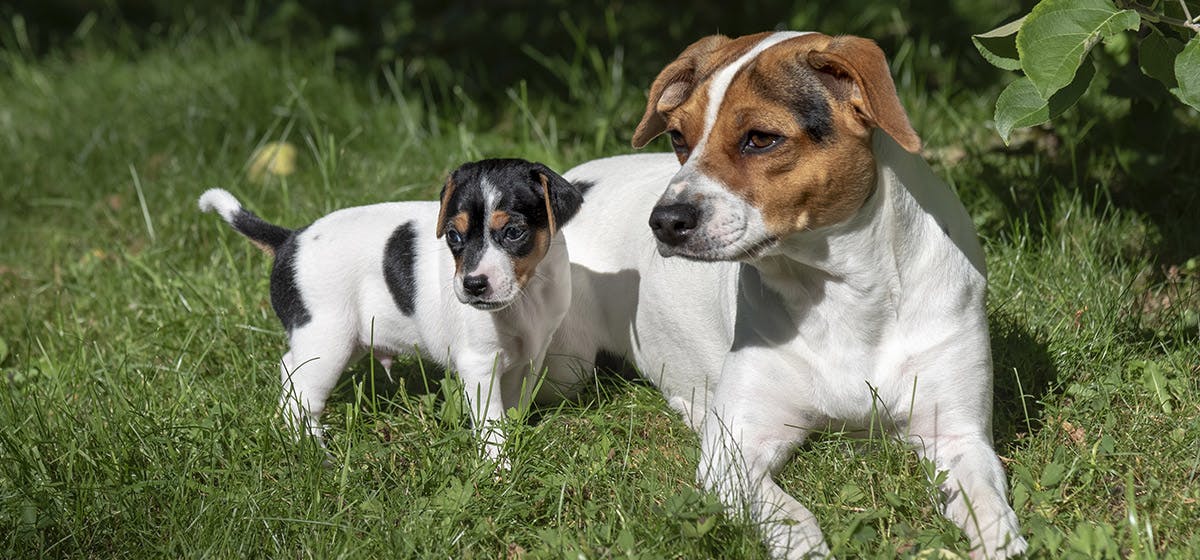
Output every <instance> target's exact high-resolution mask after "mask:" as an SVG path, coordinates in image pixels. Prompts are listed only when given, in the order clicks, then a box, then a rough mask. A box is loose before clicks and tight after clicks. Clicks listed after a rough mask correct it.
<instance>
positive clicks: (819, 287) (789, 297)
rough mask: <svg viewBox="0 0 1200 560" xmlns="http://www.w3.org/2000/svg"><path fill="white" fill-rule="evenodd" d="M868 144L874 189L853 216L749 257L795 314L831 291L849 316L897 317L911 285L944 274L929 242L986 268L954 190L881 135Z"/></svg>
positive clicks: (979, 269)
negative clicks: (950, 245)
mask: <svg viewBox="0 0 1200 560" xmlns="http://www.w3.org/2000/svg"><path fill="white" fill-rule="evenodd" d="M873 144H874V146H873V147H874V153H875V156H876V179H875V190H874V193H872V195H871V196H870V197H869V198H868V199H867V201H866V202H865V203H864V204H863V206H862V208H860V209H859V211H858V212H857V213H856V214H855V215H854V216H852V217H851V218H849V219H848V220H846V221H844V222H842V223H840V224H836V225H833V226H829V227H825V228H821V229H818V230H812V231H804V232H800V233H796V234H793V235H791V236H789V237H787V238H786V239H784V240H783V241H782V242H781V243H780V244H779V246H778V247H776V248H775V249H774V250H773V251H771V252H770V253H769V254H767V255H764V256H762V257H760V258H758V259H756V260H755V261H753V262H752V263H750V264H751V265H752V266H754V267H755V268H756V269H757V270H758V271H759V273H760V275H761V277H762V280H763V282H764V284H765V285H766V286H768V287H770V288H772V289H773V290H775V291H776V292H778V293H779V295H780V296H781V298H782V299H783V301H785V302H787V304H788V306H789V307H790V308H791V309H790V311H792V313H793V315H795V314H796V313H803V312H804V310H806V309H810V308H812V307H813V306H814V305H820V304H821V303H822V302H823V301H826V300H828V299H829V298H833V302H836V303H837V304H838V305H839V307H840V309H841V311H840V313H843V314H845V316H846V318H847V319H848V320H854V319H855V316H856V315H860V314H861V315H863V316H864V317H866V316H872V315H873V316H880V315H882V314H885V313H886V314H889V315H893V316H894V312H895V310H896V308H897V306H899V305H900V302H901V299H902V298H905V297H908V296H910V295H912V293H911V292H913V291H914V290H921V289H937V287H936V286H930V285H928V284H927V283H928V282H929V280H928V279H931V278H933V279H936V278H941V277H942V274H943V273H944V272H945V271H941V270H938V267H943V266H946V263H945V262H942V261H940V260H938V259H936V258H930V255H931V254H932V253H931V250H932V249H931V245H937V244H945V243H947V242H949V243H953V245H954V246H956V247H957V250H958V252H960V253H962V254H963V255H965V257H966V262H967V263H969V266H971V267H974V268H975V270H976V271H977V272H978V273H979V274H980V275H983V274H984V263H983V251H982V249H981V248H980V247H979V243H978V240H977V238H976V236H975V230H974V226H973V224H972V223H971V221H970V217H969V216H968V215H967V214H966V211H965V210H964V209H963V208H962V205H961V203H959V202H958V199H957V197H956V196H954V194H953V193H952V192H948V187H946V185H945V184H944V183H943V182H942V181H941V180H940V179H938V178H937V177H936V175H934V174H933V171H932V170H931V169H930V168H929V166H928V164H926V163H925V161H924V160H923V159H922V158H921V157H920V156H919V155H914V154H910V153H908V152H906V151H904V150H903V149H902V148H900V147H899V146H898V145H896V143H895V141H893V140H892V139H891V138H889V137H888V136H887V135H886V134H882V133H877V134H876V135H875V139H874V141H873ZM831 303H832V302H831Z"/></svg>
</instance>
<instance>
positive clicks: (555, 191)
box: [533, 163, 583, 237]
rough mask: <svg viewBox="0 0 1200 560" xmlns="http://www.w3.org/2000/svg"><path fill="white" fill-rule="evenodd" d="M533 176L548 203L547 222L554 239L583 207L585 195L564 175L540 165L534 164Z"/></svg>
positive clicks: (543, 198)
mask: <svg viewBox="0 0 1200 560" xmlns="http://www.w3.org/2000/svg"><path fill="white" fill-rule="evenodd" d="M533 176H534V177H533V178H534V180H535V181H537V182H538V184H540V185H541V193H540V194H541V195H542V200H544V201H545V203H546V220H547V221H548V222H549V224H550V237H554V233H555V232H557V231H558V228H560V227H562V226H565V225H567V222H568V221H570V219H571V218H573V217H575V213H576V212H578V211H579V207H580V206H582V205H583V195H582V194H581V193H580V192H579V189H578V188H576V187H575V185H573V184H571V182H570V181H568V180H566V179H564V178H563V177H562V175H559V174H558V173H555V172H554V171H553V170H551V169H550V168H549V167H546V166H545V165H542V164H540V163H536V164H534V166H533Z"/></svg>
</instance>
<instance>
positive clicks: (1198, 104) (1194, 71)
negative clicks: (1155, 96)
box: [1171, 35, 1200, 111]
mask: <svg viewBox="0 0 1200 560" xmlns="http://www.w3.org/2000/svg"><path fill="white" fill-rule="evenodd" d="M1175 79H1176V80H1178V81H1179V87H1177V88H1175V89H1173V90H1171V93H1174V94H1175V97H1178V98H1179V100H1180V101H1183V102H1184V103H1187V104H1188V105H1191V106H1192V108H1194V109H1196V110H1198V111H1200V35H1197V36H1196V37H1192V40H1191V41H1188V43H1187V45H1185V46H1184V47H1183V51H1182V52H1180V53H1179V56H1177V57H1175Z"/></svg>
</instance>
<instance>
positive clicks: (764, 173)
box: [663, 33, 920, 239]
mask: <svg viewBox="0 0 1200 560" xmlns="http://www.w3.org/2000/svg"><path fill="white" fill-rule="evenodd" d="M760 39H761V37H757V38H756V39H755V41H754V42H757V41H758V40H760ZM739 40H740V39H739ZM751 46H752V45H751ZM711 85H712V84H711V83H706V84H704V85H703V86H702V87H701V88H700V89H699V90H697V91H695V92H694V93H693V94H692V95H691V96H690V97H689V98H688V99H687V100H686V101H684V102H682V103H680V104H679V105H678V106H676V107H675V108H672V109H670V110H668V111H666V112H665V113H664V115H663V119H664V123H665V124H664V126H665V129H666V130H667V131H669V132H670V133H671V134H672V136H673V140H676V141H675V142H673V144H674V145H675V148H676V153H677V154H678V156H679V159H680V162H681V163H685V162H687V163H690V165H689V166H688V167H690V168H693V170H694V171H699V172H700V173H701V174H703V175H704V176H707V177H709V178H711V179H712V180H714V181H715V182H716V183H718V184H720V185H721V186H722V188H724V189H725V190H727V191H729V192H731V193H733V194H735V195H736V196H737V197H738V198H739V199H740V200H743V201H745V202H746V203H747V204H749V205H751V206H753V207H754V208H756V209H757V210H758V211H759V213H761V215H762V220H763V226H764V227H765V229H766V230H767V231H766V232H765V233H766V234H768V235H769V236H770V237H773V238H776V239H778V238H782V237H785V236H787V235H788V234H791V233H794V232H797V231H803V230H806V229H814V228H820V227H824V226H829V225H833V224H837V223H839V222H842V221H844V220H846V219H848V218H850V217H851V216H853V215H854V213H855V212H857V211H858V209H859V208H861V207H862V205H863V204H864V203H865V202H866V200H867V198H868V197H870V195H871V193H872V192H873V190H874V187H875V180H876V171H875V156H874V152H873V150H872V133H873V130H874V129H875V128H881V129H883V130H884V131H885V132H887V133H888V134H890V135H892V137H893V138H894V139H896V140H897V142H898V143H900V144H901V146H903V147H904V148H906V149H909V150H910V151H913V150H919V146H920V140H919V139H918V138H917V137H916V133H915V132H913V131H912V128H911V126H910V125H909V124H908V119H907V116H906V115H905V114H904V111H903V108H901V107H900V104H899V100H898V99H897V98H896V93H895V86H894V85H893V84H892V81H891V76H890V74H888V72H887V64H886V60H885V59H884V57H883V53H882V52H881V51H879V49H878V47H876V46H875V45H874V43H873V42H870V41H868V40H866V39H860V38H857V37H838V38H831V37H829V36H827V35H822V34H815V33H814V34H808V35H802V36H800V37H796V38H792V39H787V40H784V41H782V42H780V43H779V44H777V45H774V46H772V47H770V48H768V49H766V50H765V51H763V52H761V53H759V54H758V55H757V56H756V57H754V58H753V59H751V60H750V61H748V62H747V63H746V64H745V66H743V67H742V68H740V69H738V71H737V73H736V74H735V76H734V78H733V80H732V81H731V82H730V84H729V86H728V88H727V90H726V91H724V92H712V91H709V90H710V86H711ZM722 93H723V97H722V100H721V104H720V107H719V111H718V114H717V117H716V121H715V122H714V124H713V128H712V130H711V131H709V132H708V134H707V136H706V137H705V138H704V140H703V141H704V147H703V151H702V153H697V154H695V155H694V156H693V154H691V153H690V150H691V149H692V148H693V147H695V145H696V144H697V143H699V142H700V141H701V136H702V135H704V126H705V121H706V112H707V107H708V103H709V97H710V95H720V94H722ZM693 157H694V158H695V161H692V162H688V160H689V159H692V158H693ZM685 193H686V191H685ZM681 198H686V194H684V195H681Z"/></svg>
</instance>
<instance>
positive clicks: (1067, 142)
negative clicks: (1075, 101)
mask: <svg viewBox="0 0 1200 560" xmlns="http://www.w3.org/2000/svg"><path fill="white" fill-rule="evenodd" d="M1122 113H1123V114H1115V113H1111V112H1108V111H1106V110H1105V109H1104V108H1100V107H1077V108H1076V113H1075V114H1073V115H1070V116H1068V117H1064V119H1065V120H1066V121H1067V122H1064V123H1059V124H1060V125H1061V126H1057V127H1056V128H1055V129H1054V130H1052V131H1049V132H1046V131H1044V130H1043V129H1037V132H1036V136H1037V137H1038V138H1039V141H1033V142H1027V143H1024V144H1023V145H1022V146H1020V147H1017V148H1015V149H1009V150H1003V149H1002V150H996V151H991V152H985V153H980V154H978V156H979V157H978V165H979V166H980V169H979V171H978V172H977V173H975V177H974V179H977V180H979V181H980V182H981V183H982V185H983V186H984V188H986V189H987V190H988V191H990V192H991V193H992V194H993V195H994V199H995V200H997V201H999V202H1000V203H1001V204H1002V205H1003V206H1004V211H1005V215H1006V218H1005V219H1004V220H1002V221H1003V222H1004V223H1011V222H1012V221H1013V220H1014V219H1024V220H1026V221H1027V222H1028V224H1029V235H1030V236H1031V237H1032V240H1033V241H1035V242H1040V241H1041V240H1042V239H1043V238H1046V237H1050V236H1052V235H1054V232H1053V228H1054V227H1055V225H1054V224H1052V223H1047V220H1050V219H1052V218H1053V217H1054V216H1053V215H1052V214H1051V208H1052V207H1053V198H1054V197H1055V196H1056V195H1057V194H1058V193H1060V192H1064V191H1065V192H1066V193H1069V194H1078V195H1079V196H1080V197H1081V199H1082V200H1083V202H1084V203H1085V205H1086V206H1087V207H1090V208H1093V209H1096V211H1098V212H1104V211H1106V209H1108V208H1112V209H1118V210H1129V211H1133V212H1135V213H1136V214H1137V215H1139V216H1140V217H1142V218H1144V219H1145V220H1146V221H1148V222H1149V223H1150V224H1152V225H1153V226H1154V229H1155V231H1154V232H1153V233H1152V236H1151V237H1150V238H1148V239H1146V241H1145V246H1141V245H1138V244H1137V243H1136V241H1133V242H1131V243H1133V244H1134V245H1136V246H1131V247H1128V248H1127V250H1131V251H1134V252H1136V253H1142V254H1148V255H1149V256H1150V258H1151V261H1152V262H1153V263H1154V264H1156V265H1159V267H1165V266H1169V265H1172V264H1178V263H1181V262H1183V261H1186V260H1187V259H1188V258H1191V257H1194V256H1196V255H1197V254H1200V228H1197V227H1196V216H1200V175H1197V174H1196V165H1195V162H1197V161H1200V121H1198V120H1197V119H1195V118H1190V117H1188V116H1186V115H1185V114H1184V113H1185V111H1184V110H1183V109H1181V108H1180V104H1179V103H1177V102H1174V100H1170V99H1168V100H1163V101H1162V102H1161V104H1160V105H1158V106H1155V105H1153V104H1152V103H1150V102H1149V101H1134V102H1131V103H1130V105H1129V109H1128V111H1125V112H1122ZM1047 145H1049V146H1051V147H1049V148H1048V147H1047ZM1014 159H1024V160H1025V161H1026V164H1027V165H1014V163H1013V162H1014ZM1002 227H1003V226H1002ZM1116 256H1119V257H1128V256H1135V255H1124V254H1121V255H1116Z"/></svg>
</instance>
